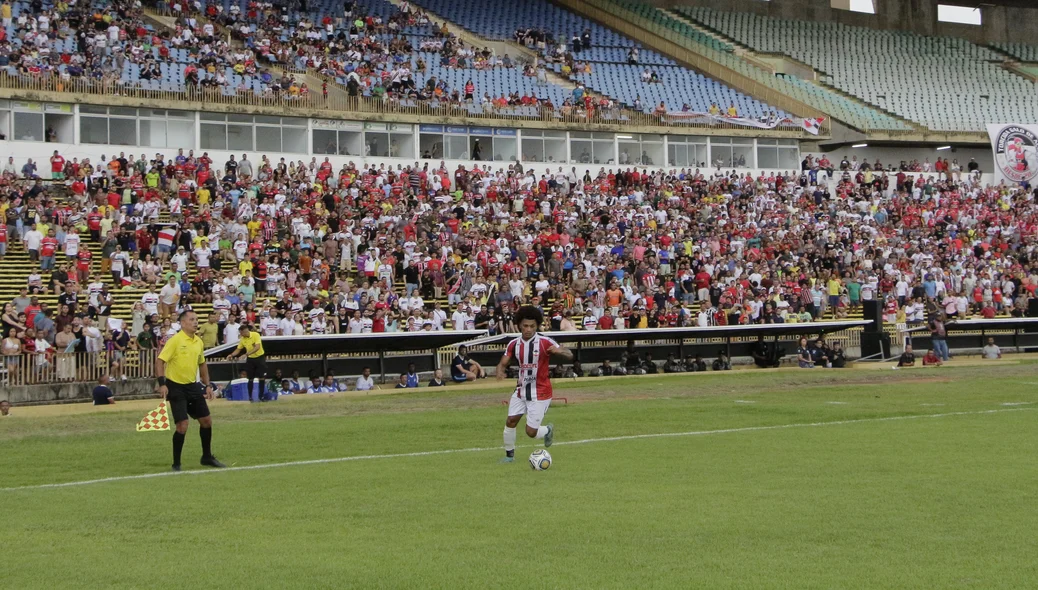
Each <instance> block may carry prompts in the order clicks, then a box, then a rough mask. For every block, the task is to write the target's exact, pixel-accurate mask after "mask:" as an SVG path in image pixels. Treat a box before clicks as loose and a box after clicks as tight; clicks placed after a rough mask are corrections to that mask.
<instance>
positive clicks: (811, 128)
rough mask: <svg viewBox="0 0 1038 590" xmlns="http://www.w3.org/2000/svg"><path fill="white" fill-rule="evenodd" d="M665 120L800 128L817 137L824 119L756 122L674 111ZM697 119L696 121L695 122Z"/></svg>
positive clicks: (768, 127)
mask: <svg viewBox="0 0 1038 590" xmlns="http://www.w3.org/2000/svg"><path fill="white" fill-rule="evenodd" d="M667 119H668V120H669V122H670V123H681V122H682V121H688V122H706V123H733V124H735V125H742V126H743V127H755V128H757V129H774V128H776V127H778V126H779V125H783V126H791V127H800V128H801V129H803V130H804V131H807V132H808V133H810V134H812V135H818V131H819V129H820V128H821V125H822V122H823V121H825V119H824V118H821V119H789V118H786V119H769V120H766V121H758V120H757V119H747V118H745V117H728V116H725V115H713V114H710V113H697V112H694V111H676V112H672V113H667ZM697 119H698V121H697Z"/></svg>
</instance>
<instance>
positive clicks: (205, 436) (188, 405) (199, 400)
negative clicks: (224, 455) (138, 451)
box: [155, 310, 226, 471]
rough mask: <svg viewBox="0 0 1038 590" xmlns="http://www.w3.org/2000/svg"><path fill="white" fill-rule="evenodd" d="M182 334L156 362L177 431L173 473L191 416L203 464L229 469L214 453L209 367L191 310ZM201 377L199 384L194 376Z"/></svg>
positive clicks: (183, 319) (183, 321)
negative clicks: (199, 442) (197, 436)
mask: <svg viewBox="0 0 1038 590" xmlns="http://www.w3.org/2000/svg"><path fill="white" fill-rule="evenodd" d="M178 321H179V322H180V331H179V332H177V333H176V334H174V335H173V336H172V337H171V338H170V339H169V340H167V341H166V345H165V346H164V347H163V348H162V352H161V353H159V358H158V360H157V361H156V362H155V375H156V377H157V378H158V385H159V387H158V391H159V397H161V398H163V399H165V400H167V401H168V402H169V409H170V413H171V414H173V422H174V423H175V424H176V427H177V428H176V431H174V432H173V471H180V453H181V451H183V450H184V438H185V437H186V436H187V426H188V417H189V416H190V417H191V418H194V419H195V420H198V434H199V437H200V438H201V439H202V465H208V466H209V467H226V466H225V465H224V464H223V463H221V462H219V461H217V460H216V457H214V456H213V452H212V448H211V445H212V442H213V419H212V418H211V417H210V416H209V405H208V404H206V403H205V402H206V400H207V399H213V393H212V391H210V390H209V366H208V365H206V364H205V356H204V355H203V354H202V351H203V350H204V345H203V344H202V339H201V338H199V337H198V335H197V334H195V331H196V330H197V329H198V315H196V314H195V312H193V311H191V310H187V311H185V312H183V313H181V314H180V318H179V319H178ZM199 375H200V376H201V378H202V382H201V383H199V382H198V381H197V380H196V379H195V377H196V376H199Z"/></svg>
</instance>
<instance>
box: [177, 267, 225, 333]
mask: <svg viewBox="0 0 1038 590" xmlns="http://www.w3.org/2000/svg"><path fill="white" fill-rule="evenodd" d="M179 302H180V285H178V284H177V278H176V277H174V276H171V277H169V281H168V282H167V283H166V284H165V285H163V286H162V290H161V291H159V317H160V318H163V319H165V318H167V317H172V316H173V315H175V314H176V311H177V305H178V304H179ZM235 333H237V331H235Z"/></svg>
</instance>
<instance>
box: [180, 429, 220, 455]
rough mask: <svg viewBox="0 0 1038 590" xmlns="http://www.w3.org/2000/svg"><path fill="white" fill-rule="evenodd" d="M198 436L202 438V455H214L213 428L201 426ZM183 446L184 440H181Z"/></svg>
mask: <svg viewBox="0 0 1038 590" xmlns="http://www.w3.org/2000/svg"><path fill="white" fill-rule="evenodd" d="M198 437H199V438H201V439H202V456H203V457H212V456H213V449H212V445H213V429H212V428H211V427H210V428H199V429H198ZM180 444H181V446H183V445H184V442H183V440H181V442H180Z"/></svg>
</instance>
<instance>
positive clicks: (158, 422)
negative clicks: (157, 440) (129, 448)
mask: <svg viewBox="0 0 1038 590" xmlns="http://www.w3.org/2000/svg"><path fill="white" fill-rule="evenodd" d="M152 430H169V414H167V413H166V402H165V401H162V402H160V403H159V407H157V408H155V409H154V410H152V411H150V412H148V414H147V415H146V416H144V419H143V420H141V421H140V422H139V423H138V424H137V432H149V431H152Z"/></svg>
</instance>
